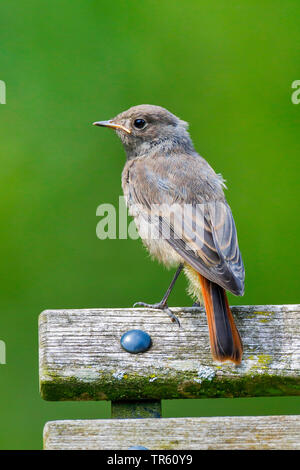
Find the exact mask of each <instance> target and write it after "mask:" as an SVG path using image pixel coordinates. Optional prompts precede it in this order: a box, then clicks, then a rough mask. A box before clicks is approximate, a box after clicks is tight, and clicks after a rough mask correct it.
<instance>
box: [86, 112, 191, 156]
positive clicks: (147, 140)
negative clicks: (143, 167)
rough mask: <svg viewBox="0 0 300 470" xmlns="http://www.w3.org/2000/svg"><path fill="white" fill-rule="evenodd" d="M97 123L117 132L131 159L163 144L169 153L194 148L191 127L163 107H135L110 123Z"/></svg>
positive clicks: (95, 123)
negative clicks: (177, 148)
mask: <svg viewBox="0 0 300 470" xmlns="http://www.w3.org/2000/svg"><path fill="white" fill-rule="evenodd" d="M93 124H94V125H95V126H102V127H109V128H111V129H114V130H115V131H116V132H117V134H118V136H119V137H120V139H121V141H122V143H123V145H124V148H125V150H126V153H127V158H129V159H130V158H135V157H138V156H141V155H144V154H146V153H147V152H149V151H150V150H151V149H152V148H154V147H155V148H157V147H158V146H159V145H163V146H164V150H165V151H166V150H167V151H168V150H169V149H170V150H171V148H172V147H174V146H176V145H177V146H178V145H181V146H184V147H187V148H186V150H187V149H188V148H192V142H191V139H190V136H189V134H188V132H187V128H188V124H187V123H186V122H184V121H182V120H181V119H179V118H178V117H176V116H175V115H174V114H172V113H170V111H168V110H167V109H164V108H162V107H160V106H154V105H149V104H142V105H139V106H133V107H132V108H129V109H128V110H127V111H124V112H122V113H120V114H118V115H117V116H116V117H114V118H113V119H110V120H109V121H97V122H94V123H93Z"/></svg>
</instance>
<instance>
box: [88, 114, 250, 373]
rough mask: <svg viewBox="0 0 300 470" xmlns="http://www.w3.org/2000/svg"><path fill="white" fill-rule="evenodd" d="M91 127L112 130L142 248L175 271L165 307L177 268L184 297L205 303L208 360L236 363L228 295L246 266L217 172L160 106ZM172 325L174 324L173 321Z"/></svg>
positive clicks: (238, 288) (236, 338)
mask: <svg viewBox="0 0 300 470" xmlns="http://www.w3.org/2000/svg"><path fill="white" fill-rule="evenodd" d="M94 125H97V126H104V127H110V128H112V129H115V130H116V132H117V134H118V136H119V137H120V139H121V141H122V143H123V146H124V148H125V151H126V155H127V162H126V164H125V167H124V170H123V173H122V187H123V191H124V195H125V198H126V203H127V206H128V208H129V213H130V214H131V215H133V216H134V220H135V223H136V225H137V229H138V231H139V234H140V236H141V238H142V240H143V243H144V244H145V246H146V247H147V249H148V250H149V252H150V254H151V255H153V256H154V257H155V258H157V259H158V260H159V261H161V262H162V263H163V264H165V265H166V266H168V267H174V266H175V267H177V271H176V274H175V276H174V278H173V280H172V282H171V284H170V286H169V288H168V290H167V292H166V294H165V295H164V297H163V299H162V300H161V302H158V303H156V304H147V303H144V302H138V303H137V304H135V305H143V306H146V307H150V308H151V307H152V308H159V309H163V310H165V311H166V312H167V313H168V314H169V316H170V317H171V318H172V319H173V320H174V319H176V317H175V316H174V315H173V313H172V312H171V310H170V309H169V307H168V305H167V299H168V297H169V294H170V292H171V290H172V288H173V286H174V284H175V281H176V279H177V277H178V275H179V274H180V272H181V270H182V269H184V272H185V274H186V276H187V278H188V281H189V293H190V294H191V295H192V296H193V297H195V298H196V299H197V300H198V301H199V302H204V305H205V310H206V314H207V320H208V327H209V335H210V345H211V352H212V356H213V358H214V359H215V360H217V361H222V362H223V361H227V360H230V361H232V362H234V363H236V364H239V363H240V362H241V360H242V354H243V346H242V342H241V339H240V335H239V333H238V330H237V328H236V326H235V323H234V319H233V316H232V313H231V311H230V308H229V305H228V300H227V297H226V290H228V291H230V292H232V293H233V294H235V295H243V293H244V277H245V272H244V266H243V261H242V257H241V253H240V251H239V246H238V240H237V233H236V228H235V224H234V220H233V216H232V213H231V210H230V207H229V205H228V204H227V202H226V199H225V196H224V192H223V188H224V186H225V185H224V181H223V178H222V176H221V175H219V174H216V173H215V172H214V170H213V169H212V168H211V166H210V165H209V164H208V163H207V162H206V160H204V158H202V157H201V156H200V155H199V154H198V153H197V152H196V150H195V149H194V146H193V143H192V140H191V138H190V135H189V133H188V131H187V128H188V125H187V123H186V122H184V121H182V120H181V119H179V118H178V117H176V116H174V115H173V114H172V113H170V112H169V111H167V110H166V109H164V108H161V107H160V106H152V105H140V106H134V107H132V108H130V109H128V110H127V111H124V112H123V113H121V114H118V116H116V117H115V118H113V119H111V120H109V121H99V122H95V123H94ZM176 320H177V319H176Z"/></svg>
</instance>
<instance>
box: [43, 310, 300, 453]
mask: <svg viewBox="0 0 300 470" xmlns="http://www.w3.org/2000/svg"><path fill="white" fill-rule="evenodd" d="M173 311H174V312H175V313H176V315H177V316H178V317H179V318H180V322H181V328H178V326H177V325H176V324H174V323H171V322H170V320H169V318H168V317H167V315H165V313H163V312H161V311H150V310H148V309H143V308H136V309H85V310H46V311H44V312H42V313H41V315H40V318H39V345H40V392H41V396H42V397H43V398H44V399H45V400H111V402H112V419H101V420H65V421H52V422H48V423H46V425H45V428H44V448H45V449H107V450H108V449H129V448H130V447H132V446H144V447H146V448H149V449H156V450H159V449H169V450H170V449H189V450H192V449H299V448H300V416H298V415H292V416H291V415H286V416H234V417H233V416H226V417H209V418H192V417H190V418H161V417H160V416H161V408H160V404H161V400H162V399H171V398H174V399H176V398H211V397H214V398H219V397H223V398H224V397H258V396H259V397H262V396H264V397H267V396H292V395H299V394H300V377H299V373H300V334H299V332H300V305H263V306H261V305H259V306H241V307H232V311H233V314H234V316H235V318H236V323H237V326H238V328H239V331H240V333H241V336H242V338H243V343H244V357H243V361H242V364H241V365H240V366H235V365H233V364H229V363H228V364H227V363H226V364H222V365H221V364H216V363H214V362H213V361H212V359H211V354H210V349H209V339H208V330H207V324H206V318H205V314H204V311H203V309H202V308H192V309H191V308H190V309H181V308H174V309H173ZM130 329H142V330H144V331H146V332H148V333H149V334H150V335H151V338H152V343H153V344H152V347H151V348H150V349H149V350H148V351H146V352H144V353H139V354H130V353H128V352H126V351H125V350H123V349H122V348H121V346H120V338H121V336H122V334H123V333H125V332H126V331H127V330H130ZM134 418H140V419H134ZM129 419H130V422H129Z"/></svg>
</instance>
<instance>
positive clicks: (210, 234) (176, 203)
mask: <svg viewBox="0 0 300 470" xmlns="http://www.w3.org/2000/svg"><path fill="white" fill-rule="evenodd" d="M148 160H149V161H148ZM201 160H202V159H201ZM187 162H188V163H187ZM200 163H201V165H202V164H203V162H201V161H200V160H199V162H198V161H197V160H195V159H194V160H192V161H189V159H184V160H183V165H179V166H178V165H177V166H173V167H172V163H170V162H169V163H168V164H167V167H166V159H165V158H164V159H161V165H159V164H158V162H157V159H156V161H151V160H150V159H147V158H146V159H143V160H141V161H137V162H136V164H135V171H134V172H130V181H129V183H131V184H129V185H128V187H129V190H128V191H129V193H128V199H129V201H130V203H131V204H137V205H138V206H139V211H138V213H139V214H140V217H141V218H142V219H144V220H145V221H146V222H147V224H149V222H151V224H152V225H154V226H155V228H156V230H157V231H158V233H159V236H160V237H163V238H164V239H165V240H166V241H167V242H168V243H169V244H170V246H172V247H173V249H174V250H175V251H176V252H177V253H178V254H180V255H181V256H182V258H183V259H184V260H185V261H186V262H187V263H188V264H190V265H191V266H192V267H193V268H194V269H195V270H196V271H198V272H199V273H200V274H202V275H203V276H205V277H206V278H207V279H209V280H211V281H213V282H215V283H216V284H219V285H221V286H222V287H224V288H225V289H227V290H229V291H231V292H232V293H233V294H236V295H243V292H244V276H245V273H244V265H243V261H242V257H241V253H240V250H239V246H238V239H237V233H236V227H235V223H234V220H233V216H232V213H231V210H230V207H229V205H228V204H227V202H226V201H225V198H224V196H223V191H222V190H221V189H220V185H219V187H217V186H218V184H217V183H216V181H217V176H216V175H215V173H213V175H215V177H216V180H214V179H211V178H210V174H209V171H207V172H206V173H205V171H203V170H204V168H203V167H202V166H201V165H200ZM208 169H210V167H209V166H208ZM206 170H207V168H206ZM210 170H211V169H210ZM214 185H216V187H214ZM220 191H221V192H220ZM221 195H222V196H221ZM216 196H217V199H215V197H216Z"/></svg>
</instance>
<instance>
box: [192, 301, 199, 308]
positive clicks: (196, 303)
mask: <svg viewBox="0 0 300 470" xmlns="http://www.w3.org/2000/svg"><path fill="white" fill-rule="evenodd" d="M192 307H200V302H194V303H193V305H192Z"/></svg>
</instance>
